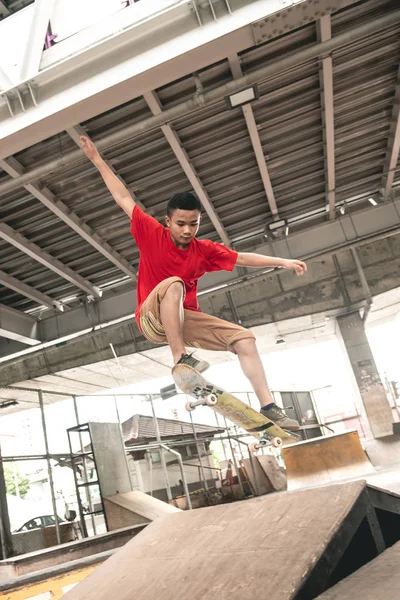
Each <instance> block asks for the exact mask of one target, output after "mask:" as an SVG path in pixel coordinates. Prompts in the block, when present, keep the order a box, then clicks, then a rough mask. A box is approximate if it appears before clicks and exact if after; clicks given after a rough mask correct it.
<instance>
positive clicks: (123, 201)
mask: <svg viewBox="0 0 400 600" xmlns="http://www.w3.org/2000/svg"><path fill="white" fill-rule="evenodd" d="M80 143H81V148H82V150H83V151H84V153H85V154H86V156H87V157H88V159H89V160H91V161H92V163H93V164H94V166H95V167H96V168H97V169H98V170H99V172H100V175H101V176H102V178H103V180H104V183H105V184H106V186H107V187H108V189H109V190H110V192H111V195H112V197H113V198H114V200H115V202H116V203H117V204H118V206H120V207H121V208H122V210H123V211H125V212H126V214H127V215H128V217H129V218H131V216H132V211H133V208H134V206H135V201H134V199H133V198H132V196H131V195H130V193H129V190H128V189H127V188H126V187H125V185H124V184H123V183H122V181H120V180H119V179H118V177H117V176H116V175H115V173H113V171H112V170H111V169H110V167H109V166H108V165H107V163H106V162H105V161H104V160H103V159H102V158H101V156H100V154H99V152H98V150H97V148H96V146H95V144H94V143H93V142H92V140H90V139H89V138H88V137H86V136H85V135H82V136H81V137H80Z"/></svg>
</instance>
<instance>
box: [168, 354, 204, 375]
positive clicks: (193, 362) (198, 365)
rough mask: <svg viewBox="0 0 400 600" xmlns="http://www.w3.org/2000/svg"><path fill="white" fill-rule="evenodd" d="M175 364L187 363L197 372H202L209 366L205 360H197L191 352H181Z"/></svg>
mask: <svg viewBox="0 0 400 600" xmlns="http://www.w3.org/2000/svg"><path fill="white" fill-rule="evenodd" d="M176 364H177V365H189V367H192V368H193V369H196V371H198V372H199V373H203V371H206V369H208V367H209V366H210V365H209V363H208V362H206V361H205V360H198V359H197V358H195V357H194V356H193V354H182V356H181V357H180V359H179V360H178V362H177V363H176Z"/></svg>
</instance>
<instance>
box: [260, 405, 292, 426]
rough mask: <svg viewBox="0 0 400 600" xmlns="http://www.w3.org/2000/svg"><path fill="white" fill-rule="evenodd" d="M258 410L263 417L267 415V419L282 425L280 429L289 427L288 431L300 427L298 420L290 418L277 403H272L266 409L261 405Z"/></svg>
mask: <svg viewBox="0 0 400 600" xmlns="http://www.w3.org/2000/svg"><path fill="white" fill-rule="evenodd" d="M260 412H261V414H262V415H264V417H268V419H271V421H273V422H274V423H276V425H279V427H282V429H289V431H297V430H298V429H300V425H299V423H298V421H296V420H295V419H290V418H289V417H288V416H287V415H286V413H285V411H284V410H282V408H281V407H280V406H278V405H277V404H274V405H273V406H271V408H268V409H266V408H264V407H263V408H261V410H260Z"/></svg>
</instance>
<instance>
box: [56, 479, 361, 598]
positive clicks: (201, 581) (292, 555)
mask: <svg viewBox="0 0 400 600" xmlns="http://www.w3.org/2000/svg"><path fill="white" fill-rule="evenodd" d="M366 493H367V492H366V484H365V482H363V481H356V482H350V483H345V484H340V485H334V486H326V487H321V488H317V489H310V490H308V489H307V490H298V491H295V492H287V493H283V494H281V493H280V494H270V495H267V496H263V497H259V498H254V499H251V500H247V501H243V502H236V503H233V504H227V505H222V506H213V507H207V508H202V509H198V510H193V511H186V512H180V513H176V514H171V515H168V516H165V517H162V518H160V519H157V520H156V521H154V522H153V523H151V524H150V525H148V526H147V527H146V529H145V530H144V531H143V532H142V533H141V534H140V535H139V536H138V537H136V538H135V539H133V540H132V541H131V542H128V543H127V544H126V546H125V547H124V548H122V549H121V550H119V551H118V552H117V553H116V554H115V555H114V556H113V557H111V558H110V559H109V560H107V561H106V562H105V563H104V564H103V565H101V566H100V567H98V569H96V571H95V572H94V573H92V574H91V575H89V577H88V578H87V579H86V580H85V581H83V582H82V583H81V584H79V585H78V586H77V587H76V588H75V589H73V590H72V591H71V592H69V593H68V594H67V595H66V596H65V598H66V599H68V600H109V599H110V598H118V600H132V598H134V599H135V600H187V598H192V600H211V599H212V600H214V599H215V598H219V600H228V599H229V600H254V598H258V597H259V596H260V593H261V594H262V595H265V596H266V597H268V600H289V599H293V598H296V597H297V591H298V590H299V589H300V588H301V587H302V585H303V584H304V583H305V582H307V585H309V582H310V580H312V577H310V574H312V573H313V569H314V567H315V565H316V563H317V562H318V560H319V559H320V558H321V557H322V555H323V554H324V552H326V548H327V546H328V545H329V544H330V546H329V547H330V548H331V554H330V558H329V561H330V563H329V564H333V565H334V564H335V560H339V558H337V556H336V554H332V552H333V553H334V552H337V547H338V537H337V533H338V531H339V530H340V529H341V528H343V522H344V520H345V519H350V517H349V515H350V514H351V515H353V516H352V517H351V519H352V520H353V521H354V510H355V508H354V506H355V503H357V506H358V505H359V503H360V502H361V501H363V498H364V494H366ZM346 522H347V521H346ZM331 542H332V543H331ZM323 589H324V588H320V589H319V591H318V592H317V593H316V594H314V596H313V597H315V596H316V595H317V594H318V593H321V591H323Z"/></svg>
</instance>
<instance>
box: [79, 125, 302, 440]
mask: <svg viewBox="0 0 400 600" xmlns="http://www.w3.org/2000/svg"><path fill="white" fill-rule="evenodd" d="M80 141H81V147H82V149H83V150H84V152H85V154H86V156H87V157H88V158H89V159H90V160H91V161H92V163H93V164H94V165H95V166H96V167H97V169H98V171H99V172H100V174H101V176H102V178H103V180H104V183H105V184H106V186H107V187H108V189H109V191H110V193H111V195H112V196H113V198H114V200H115V201H116V203H117V204H118V205H119V206H120V207H121V208H122V210H124V211H125V213H126V214H127V215H128V217H129V218H130V219H131V233H132V235H133V237H134V238H135V240H136V243H137V246H138V248H139V251H140V263H139V274H138V284H137V309H136V313H135V316H136V320H137V324H138V326H139V328H140V330H141V331H142V333H143V335H144V336H145V337H146V338H147V339H149V340H150V341H152V342H154V343H157V344H165V343H168V344H169V346H170V348H171V352H172V356H173V360H174V363H175V364H176V363H185V364H188V365H190V366H192V367H194V368H195V369H197V370H198V371H200V372H202V371H204V370H205V369H207V368H208V366H209V365H208V363H206V362H205V361H204V360H201V359H198V358H195V356H193V354H188V353H187V351H186V348H185V347H186V346H189V347H190V346H191V347H194V348H203V349H205V350H222V351H226V350H229V351H231V352H233V353H234V354H236V355H237V356H238V358H239V362H240V365H241V368H242V370H243V373H244V374H245V375H246V377H247V378H248V380H249V381H250V383H251V385H252V387H253V389H254V392H255V394H256V396H257V398H258V400H259V402H260V407H261V412H262V413H263V414H264V415H265V416H267V417H268V418H269V419H271V420H272V421H275V423H276V424H277V425H280V426H281V427H282V428H285V429H289V430H296V429H298V427H299V424H298V422H297V421H295V420H294V419H290V418H289V417H287V415H286V414H285V413H284V411H283V410H282V409H281V408H280V407H279V406H277V405H276V404H275V403H274V399H273V397H272V395H271V392H270V390H269V387H268V383H267V379H266V376H265V372H264V368H263V365H262V362H261V358H260V355H259V353H258V350H257V347H256V342H255V337H254V334H253V333H252V332H251V331H248V330H247V329H244V328H243V327H241V326H240V325H237V324H236V323H230V322H228V321H224V320H222V319H218V318H217V317H213V316H210V315H207V314H205V313H203V312H201V311H200V310H199V306H198V302H197V282H198V280H199V278H200V277H202V276H203V275H204V274H205V273H209V272H211V271H222V270H226V271H232V270H233V269H234V267H235V266H240V267H259V268H263V267H264V268H265V267H282V268H283V269H292V270H294V271H295V273H296V274H297V275H303V273H304V272H305V271H306V270H307V266H306V264H305V263H304V262H302V261H300V260H289V259H284V258H276V257H270V256H264V255H261V254H253V253H248V252H236V251H235V250H231V249H230V248H227V247H226V246H224V245H222V244H217V243H214V242H211V241H209V240H198V239H197V238H196V234H197V232H198V229H199V226H200V220H201V208H202V207H201V204H200V201H199V200H198V199H197V198H196V197H195V196H194V195H193V194H191V193H190V192H182V193H177V194H174V195H173V196H172V197H171V198H170V200H169V202H168V206H167V216H166V217H165V222H166V227H164V226H163V225H161V224H160V223H158V221H156V219H154V218H153V217H151V216H150V215H147V214H146V213H145V212H143V211H142V210H141V208H139V206H138V205H137V204H136V203H135V201H134V199H133V198H132V196H131V195H130V193H129V191H128V190H127V188H126V187H125V185H124V184H123V183H122V182H121V181H120V180H119V179H118V177H117V176H116V175H115V174H114V173H113V171H112V170H111V169H110V167H109V166H108V165H107V164H106V163H105V161H104V160H103V159H102V158H101V156H100V155H99V153H98V151H97V149H96V146H95V144H94V143H93V142H92V141H91V140H90V139H89V138H87V137H86V136H82V137H81V138H80Z"/></svg>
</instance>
